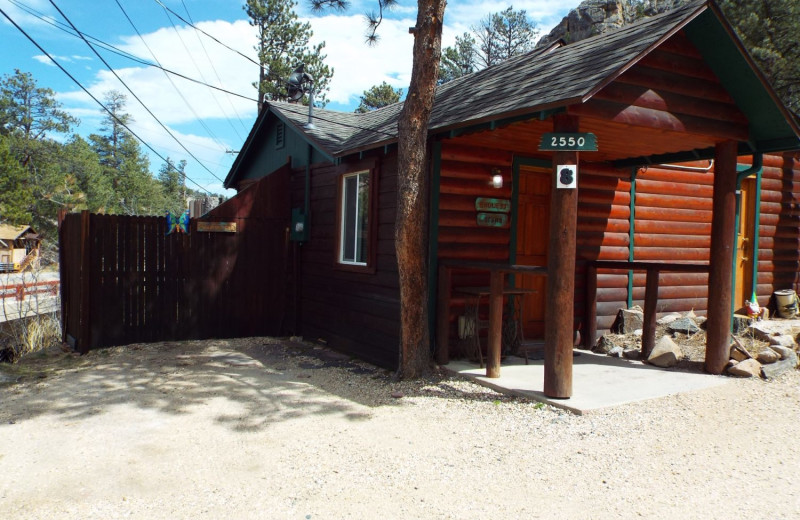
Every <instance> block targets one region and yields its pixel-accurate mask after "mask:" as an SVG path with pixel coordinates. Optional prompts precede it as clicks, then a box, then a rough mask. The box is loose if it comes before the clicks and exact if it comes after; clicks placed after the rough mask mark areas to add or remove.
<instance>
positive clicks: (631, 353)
mask: <svg viewBox="0 0 800 520" xmlns="http://www.w3.org/2000/svg"><path fill="white" fill-rule="evenodd" d="M622 357H624V358H625V359H641V358H642V351H641V350H639V349H638V348H626V349H625V350H623V351H622Z"/></svg>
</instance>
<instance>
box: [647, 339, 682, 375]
mask: <svg viewBox="0 0 800 520" xmlns="http://www.w3.org/2000/svg"><path fill="white" fill-rule="evenodd" d="M682 359H683V352H682V351H681V348H680V347H679V346H678V345H676V344H675V342H674V341H672V338H670V337H669V336H662V337H661V339H660V340H658V343H656V346H655V347H653V351H652V352H650V356H648V358H647V362H648V363H650V364H651V365H655V366H657V367H662V368H670V367H674V366H675V365H677V364H678V362H679V361H680V360H682Z"/></svg>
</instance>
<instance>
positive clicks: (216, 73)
mask: <svg viewBox="0 0 800 520" xmlns="http://www.w3.org/2000/svg"><path fill="white" fill-rule="evenodd" d="M181 5H182V6H183V10H184V11H186V16H187V17H188V18H189V21H190V22H192V23H194V20H193V19H192V15H191V14H189V7H188V6H187V5H186V2H184V1H183V0H181ZM194 35H195V37H196V38H197V42H198V43H199V44H200V47H202V48H203V54H205V55H206V60H208V64H209V65H210V66H211V70H213V71H214V76H216V78H217V84H218V85H222V78H220V77H219V72H217V67H215V66H214V61H213V60H212V59H211V56H210V55H209V54H208V49H206V44H205V43H203V39H202V38H201V37H200V34H199V33H198V32H197V30H195V32H194ZM214 99H216V98H214ZM225 99H226V100H227V101H228V104H229V105H230V106H231V109H232V110H233V113H234V114H236V119H237V120H238V121H239V125H241V127H242V128H243V129H244V131H245V132H246V131H247V130H248V129H247V127H246V126H245V124H244V121H243V120H242V116H241V115H239V111H238V110H236V106H235V105H234V104H233V101H231V98H229V97H226V98H225ZM219 108H220V110H222V107H219ZM228 123H229V124H230V125H231V128H232V129H233V131H234V132H235V133H236V135H237V136H239V139H240V140H241V137H242V136H241V134H239V132H238V131H237V130H236V128H235V127H234V126H233V123H231V122H230V119H228Z"/></svg>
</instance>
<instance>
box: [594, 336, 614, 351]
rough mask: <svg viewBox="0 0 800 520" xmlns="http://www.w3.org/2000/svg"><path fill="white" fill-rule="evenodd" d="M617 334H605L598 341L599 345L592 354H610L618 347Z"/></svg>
mask: <svg viewBox="0 0 800 520" xmlns="http://www.w3.org/2000/svg"><path fill="white" fill-rule="evenodd" d="M615 336H616V335H615V334H604V335H603V336H601V337H600V339H599V340H597V345H595V346H594V347H593V348H592V352H596V353H598V354H608V353H609V352H611V349H613V348H614V347H616V346H617V342H616V337H615Z"/></svg>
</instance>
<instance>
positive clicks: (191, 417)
mask: <svg viewBox="0 0 800 520" xmlns="http://www.w3.org/2000/svg"><path fill="white" fill-rule="evenodd" d="M2 370H3V371H4V372H5V374H6V376H5V378H6V379H9V378H10V379H16V378H20V377H21V380H20V381H19V382H17V383H4V384H0V395H2V402H0V439H3V443H2V444H0V512H2V513H0V517H2V518H4V519H17V518H25V519H28V518H32V519H36V518H42V519H61V518H64V519H76V518H80V519H88V518H101V519H115V518H141V519H158V518H164V519H176V518H192V519H195V518H226V519H243V518H258V519H264V518H280V519H295V518H296V519H313V518H316V519H329V518H355V519H366V518H426V519H427V518H437V519H445V518H453V519H470V518H476V519H478V518H480V519H487V518H491V519H505V518H508V519H520V518H559V519H560V518H569V519H582V518H586V519H598V518H601V519H604V518H636V517H645V518H682V519H689V518H720V519H722V518H724V519H730V518H787V519H789V518H792V519H793V518H799V517H800V492H799V491H800V490H798V486H800V457H798V456H797V454H796V447H797V443H798V441H799V440H800V408H799V407H798V405H800V371H794V372H793V373H791V374H787V375H784V376H782V377H781V378H779V379H777V380H774V381H770V382H764V381H758V380H734V379H732V380H731V381H730V383H729V384H726V385H723V386H721V387H717V388H712V389H708V390H704V391H699V392H693V393H689V394H680V395H676V396H671V397H667V398H663V399H658V400H652V401H648V402H643V403H636V404H632V405H626V406H622V407H618V408H614V409H611V410H608V411H603V412H599V413H595V414H592V415H586V416H575V415H571V414H569V413H567V412H563V411H560V410H557V409H554V408H550V407H548V406H544V405H542V404H539V403H535V402H529V401H525V400H521V399H514V398H509V397H506V396H502V395H499V394H496V393H494V392H493V391H491V390H488V389H485V388H483V387H480V386H476V385H474V384H472V383H470V382H467V381H465V380H462V379H458V378H453V377H449V376H446V375H444V374H435V375H434V376H432V377H430V378H429V379H428V380H425V381H416V382H396V381H394V380H392V378H391V374H388V373H387V372H385V371H383V370H380V369H377V368H375V367H372V366H370V365H367V364H364V363H360V362H355V361H352V360H350V359H349V358H347V357H344V356H341V355H338V354H335V353H332V352H331V351H329V350H326V349H321V348H315V347H313V346H311V345H306V344H302V343H299V342H291V341H279V340H274V339H270V338H248V339H242V340H224V341H222V340H215V341H197V342H181V343H161V344H151V345H131V346H128V347H124V348H114V349H106V350H101V351H94V352H92V353H90V354H88V355H86V356H82V357H75V356H72V355H70V354H65V353H61V352H60V351H50V352H47V353H42V354H38V355H33V356H29V358H26V359H25V360H23V362H22V364H20V365H15V366H13V367H10V368H9V367H5V368H3V369H2ZM9 374H10V375H9ZM0 375H2V373H0ZM0 380H2V377H0ZM398 393H402V395H403V397H400V398H396V397H392V395H393V394H394V395H398Z"/></svg>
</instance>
